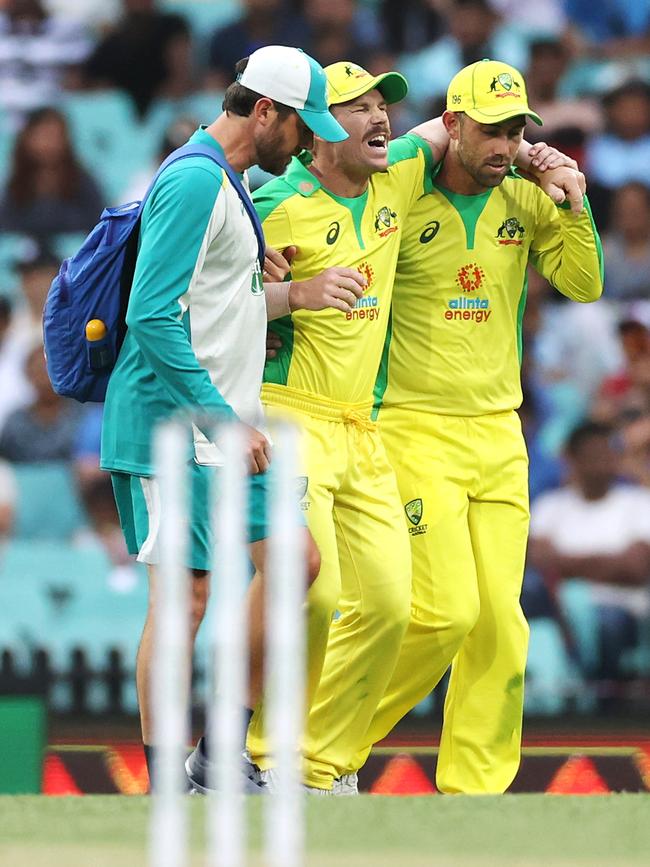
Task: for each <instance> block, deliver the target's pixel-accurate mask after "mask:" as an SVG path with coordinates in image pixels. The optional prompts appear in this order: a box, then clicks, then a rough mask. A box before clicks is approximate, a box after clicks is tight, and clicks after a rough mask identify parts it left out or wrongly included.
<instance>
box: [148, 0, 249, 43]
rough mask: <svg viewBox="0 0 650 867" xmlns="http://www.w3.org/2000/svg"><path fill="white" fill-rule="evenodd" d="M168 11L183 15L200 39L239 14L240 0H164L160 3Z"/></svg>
mask: <svg viewBox="0 0 650 867" xmlns="http://www.w3.org/2000/svg"><path fill="white" fill-rule="evenodd" d="M159 5H160V7H161V8H162V9H164V10H165V11H166V12H176V13H178V14H179V15H182V16H183V17H184V18H185V19H186V20H187V22H188V24H189V25H190V27H191V28H192V32H193V33H194V35H195V36H196V37H197V38H198V39H203V38H205V37H208V36H210V34H211V33H213V32H214V31H215V30H216V29H217V28H218V27H224V26H225V25H226V24H229V23H230V22H231V21H233V20H234V19H235V18H237V16H238V15H239V12H240V11H241V3H240V2H239V0H219V2H218V3H215V2H214V0H162V3H160V4H159Z"/></svg>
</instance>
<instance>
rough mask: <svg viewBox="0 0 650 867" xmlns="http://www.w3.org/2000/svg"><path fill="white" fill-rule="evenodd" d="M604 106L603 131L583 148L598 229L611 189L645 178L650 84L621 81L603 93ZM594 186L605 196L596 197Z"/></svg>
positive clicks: (649, 135)
mask: <svg viewBox="0 0 650 867" xmlns="http://www.w3.org/2000/svg"><path fill="white" fill-rule="evenodd" d="M603 107H604V109H605V131H604V132H602V133H600V134H598V135H595V136H594V137H593V138H592V139H591V140H590V141H589V142H588V144H587V148H586V151H585V156H586V164H585V166H586V174H587V176H588V179H589V190H590V193H589V198H590V200H591V202H592V206H593V207H594V214H595V216H596V221H597V223H598V225H599V226H601V228H602V227H603V225H604V224H605V221H606V218H607V216H608V214H607V211H608V210H609V202H608V199H609V198H610V197H611V191H612V190H614V189H616V188H617V187H620V186H622V185H623V184H626V183H629V182H630V181H639V182H641V183H645V182H646V181H647V179H648V166H649V165H650V85H648V84H646V83H645V82H642V81H630V82H628V83H627V84H623V85H621V86H620V87H617V88H616V89H615V90H613V91H611V92H610V93H608V94H606V95H605V97H604V98H603ZM597 186H600V187H602V188H603V189H604V191H605V192H606V193H607V194H608V195H606V196H605V197H601V198H599V196H598V190H596V187H597ZM600 201H602V204H599V205H598V206H596V203H597V202H600Z"/></svg>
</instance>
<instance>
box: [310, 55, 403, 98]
mask: <svg viewBox="0 0 650 867" xmlns="http://www.w3.org/2000/svg"><path fill="white" fill-rule="evenodd" d="M325 74H326V75H327V85H328V88H327V89H328V96H329V104H330V105H340V104H341V103H342V102H350V101H351V100H353V99H356V98H357V97H359V96H363V94H364V93H368V91H369V90H374V89H375V88H377V90H378V91H379V92H380V93H381V95H382V96H383V97H384V99H385V100H386V102H387V103H388V104H389V105H390V104H391V103H393V102H399V101H400V100H402V99H404V97H405V96H406V94H407V93H408V89H409V86H408V82H407V81H406V79H405V78H404V76H403V75H400V73H399V72H384V73H382V75H371V74H370V73H369V72H368V71H367V70H366V69H364V68H363V67H362V66H358V65H357V64H356V63H350V62H348V61H347V60H342V61H340V62H339V63H331V64H330V65H329V66H326V67H325Z"/></svg>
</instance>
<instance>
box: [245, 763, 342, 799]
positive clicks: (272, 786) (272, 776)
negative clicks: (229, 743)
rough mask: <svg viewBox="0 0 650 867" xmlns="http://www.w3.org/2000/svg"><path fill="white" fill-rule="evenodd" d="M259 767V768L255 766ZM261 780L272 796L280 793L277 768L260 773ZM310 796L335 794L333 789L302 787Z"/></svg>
mask: <svg viewBox="0 0 650 867" xmlns="http://www.w3.org/2000/svg"><path fill="white" fill-rule="evenodd" d="M255 767H257V766H255ZM259 775H260V776H259V779H260V782H261V783H262V785H264V786H265V787H266V790H267V792H268V793H269V794H270V795H275V794H277V791H278V770H277V768H267V769H266V770H265V771H259ZM302 788H303V789H304V791H305V792H307V794H308V795H325V796H326V797H327V796H330V795H333V794H334V791H333V790H332V789H317V788H316V787H315V786H303V787H302Z"/></svg>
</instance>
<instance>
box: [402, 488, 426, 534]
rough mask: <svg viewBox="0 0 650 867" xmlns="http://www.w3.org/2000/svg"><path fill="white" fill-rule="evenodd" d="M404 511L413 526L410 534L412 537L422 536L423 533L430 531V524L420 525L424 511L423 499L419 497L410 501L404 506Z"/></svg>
mask: <svg viewBox="0 0 650 867" xmlns="http://www.w3.org/2000/svg"><path fill="white" fill-rule="evenodd" d="M404 511H405V512H406V517H407V518H408V519H409V521H410V522H411V524H412V525H413V526H411V527H409V533H410V534H411V536H421V535H422V534H423V533H426V531H427V530H428V529H429V526H428V524H421V523H420V521H421V520H422V514H423V511H424V507H423V505H422V499H421V497H418V498H417V499H415V500H409V502H408V503H407V504H406V505H405V506H404Z"/></svg>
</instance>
